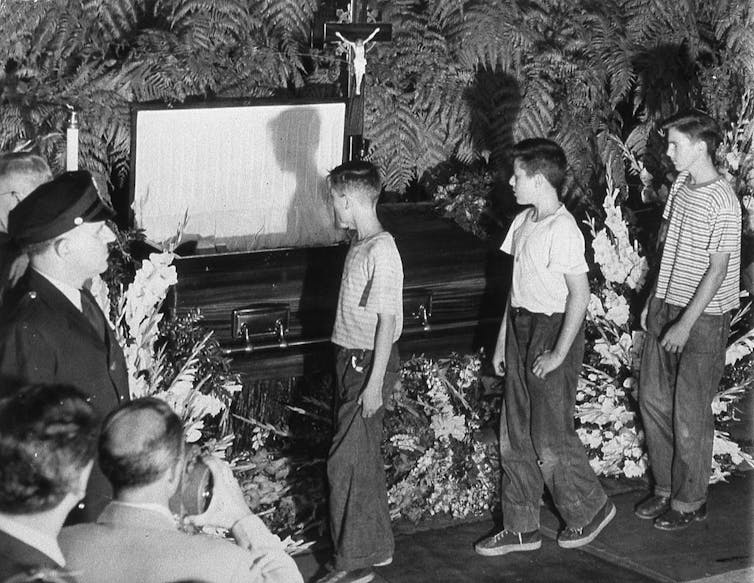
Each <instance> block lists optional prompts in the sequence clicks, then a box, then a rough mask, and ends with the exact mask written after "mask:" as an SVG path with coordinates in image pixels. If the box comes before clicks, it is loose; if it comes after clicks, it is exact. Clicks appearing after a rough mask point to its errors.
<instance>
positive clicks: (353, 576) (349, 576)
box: [317, 569, 374, 583]
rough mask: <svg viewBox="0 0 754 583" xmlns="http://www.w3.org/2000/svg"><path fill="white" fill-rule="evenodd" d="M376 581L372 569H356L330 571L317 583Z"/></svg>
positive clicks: (367, 582)
mask: <svg viewBox="0 0 754 583" xmlns="http://www.w3.org/2000/svg"><path fill="white" fill-rule="evenodd" d="M373 579H374V571H372V570H371V569H354V570H352V571H339V570H335V571H330V572H329V573H328V574H327V575H325V576H324V577H321V578H320V579H317V583H369V581H372V580H373Z"/></svg>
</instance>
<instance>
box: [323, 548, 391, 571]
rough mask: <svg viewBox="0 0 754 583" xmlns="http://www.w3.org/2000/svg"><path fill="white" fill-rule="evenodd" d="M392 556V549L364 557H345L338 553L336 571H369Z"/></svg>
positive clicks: (335, 558)
mask: <svg viewBox="0 0 754 583" xmlns="http://www.w3.org/2000/svg"><path fill="white" fill-rule="evenodd" d="M392 556H393V551H392V548H390V549H388V548H386V549H385V550H380V551H374V552H373V553H370V554H369V555H364V556H362V557H344V556H343V555H339V554H337V553H336V554H335V557H334V559H333V562H334V564H335V569H336V570H338V571H355V570H356V569H369V568H371V567H373V566H374V565H376V564H377V563H381V562H382V561H385V560H387V559H388V558H390V557H392Z"/></svg>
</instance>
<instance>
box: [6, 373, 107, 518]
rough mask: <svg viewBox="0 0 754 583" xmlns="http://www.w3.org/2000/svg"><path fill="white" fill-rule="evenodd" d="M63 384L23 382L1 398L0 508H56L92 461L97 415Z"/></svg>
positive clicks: (83, 397) (16, 511)
mask: <svg viewBox="0 0 754 583" xmlns="http://www.w3.org/2000/svg"><path fill="white" fill-rule="evenodd" d="M86 399H87V397H86V395H85V394H83V393H82V392H81V391H79V390H77V389H75V388H73V387H70V386H67V385H41V384H40V385H27V386H24V387H22V388H20V389H18V390H16V391H15V392H13V393H12V394H11V395H10V396H9V397H6V398H4V399H2V400H0V511H2V512H6V513H8V514H34V513H39V512H44V511H46V510H51V509H52V508H55V507H56V506H57V505H58V504H60V502H61V501H62V500H63V499H64V498H65V496H66V495H67V494H68V493H69V492H73V491H74V490H75V488H77V487H78V482H79V480H80V477H81V474H82V472H83V471H84V469H85V468H86V466H87V464H89V463H90V462H92V461H93V460H94V456H95V452H96V447H97V430H98V420H97V418H96V416H95V414H94V410H93V409H92V406H91V405H90V404H89V403H88V402H87V400H86Z"/></svg>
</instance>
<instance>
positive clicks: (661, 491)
mask: <svg viewBox="0 0 754 583" xmlns="http://www.w3.org/2000/svg"><path fill="white" fill-rule="evenodd" d="M653 492H654V495H655V496H662V497H663V498H670V488H663V487H662V486H655V487H654V491H653Z"/></svg>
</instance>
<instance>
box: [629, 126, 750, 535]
mask: <svg viewBox="0 0 754 583" xmlns="http://www.w3.org/2000/svg"><path fill="white" fill-rule="evenodd" d="M663 128H664V129H665V130H667V139H668V150H667V154H668V156H669V157H670V159H671V161H672V162H673V164H674V165H675V167H676V169H677V170H678V171H679V175H678V177H677V178H676V180H675V182H674V183H673V186H672V188H671V189H670V194H669V196H668V200H667V202H666V204H665V211H664V213H663V219H664V222H663V226H662V227H661V231H660V241H663V239H664V247H663V250H662V258H661V261H660V271H659V274H658V277H657V283H656V288H655V290H654V292H653V293H652V294H650V296H649V300H648V301H647V305H646V306H645V308H644V311H643V313H642V325H643V326H644V327H645V329H646V330H647V337H646V340H645V344H644V352H643V354H642V361H641V375H640V390H639V405H640V409H641V415H642V420H643V422H644V430H645V434H646V439H647V447H648V450H649V461H650V466H651V468H652V474H653V476H654V482H655V485H654V492H653V495H652V496H650V497H649V498H647V499H646V500H644V501H643V502H641V503H640V504H639V505H638V506H637V507H636V509H635V513H636V515H637V516H638V517H639V518H643V519H647V520H654V526H655V527H656V528H659V529H661V530H679V529H682V528H686V527H687V526H689V525H690V524H691V523H692V522H694V521H699V520H704V519H705V518H706V517H707V505H706V498H707V484H708V482H709V473H710V467H711V460H712V441H713V437H714V419H713V415H712V408H711V403H712V399H713V397H714V395H715V392H716V391H717V388H718V385H719V383H720V379H721V377H722V374H723V368H724V366H725V347H726V341H727V338H728V333H729V330H730V311H731V310H733V309H735V308H736V307H737V306H738V295H739V275H740V262H741V208H740V205H739V202H738V199H737V198H736V195H735V194H734V192H733V189H732V188H731V187H730V185H729V184H728V182H727V181H726V180H725V178H724V177H723V176H721V175H720V174H719V173H718V172H717V169H716V168H715V164H714V161H713V156H714V154H715V150H716V149H717V146H718V144H719V143H720V140H721V137H722V136H721V133H720V129H719V127H718V125H717V124H716V123H715V121H714V120H713V119H712V118H710V117H709V116H707V115H705V114H702V113H699V112H689V113H681V114H677V115H675V116H673V117H672V118H670V119H669V120H667V121H666V122H665V124H664V125H663Z"/></svg>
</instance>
